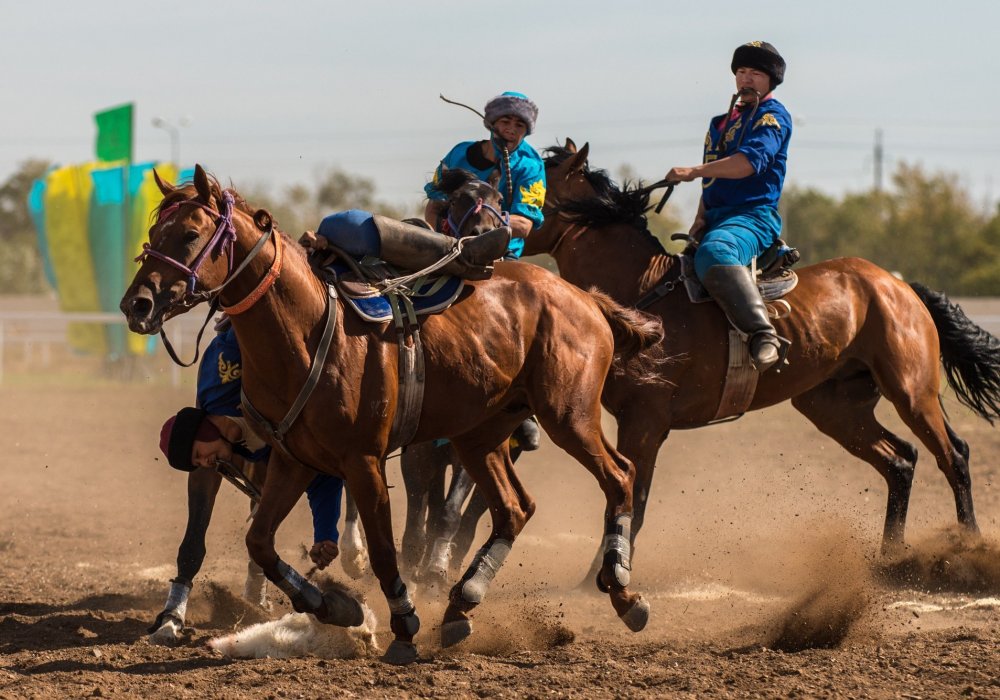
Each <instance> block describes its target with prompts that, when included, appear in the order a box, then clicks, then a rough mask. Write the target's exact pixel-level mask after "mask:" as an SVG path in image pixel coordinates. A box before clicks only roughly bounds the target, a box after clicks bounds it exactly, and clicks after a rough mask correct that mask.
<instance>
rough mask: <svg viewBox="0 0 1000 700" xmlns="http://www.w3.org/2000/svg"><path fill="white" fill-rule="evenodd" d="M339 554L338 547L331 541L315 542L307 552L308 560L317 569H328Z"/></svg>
mask: <svg viewBox="0 0 1000 700" xmlns="http://www.w3.org/2000/svg"><path fill="white" fill-rule="evenodd" d="M339 554H340V547H338V546H337V543H336V542H333V541H332V540H323V541H322V542H316V543H315V544H314V545H313V546H312V549H310V550H309V558H310V559H312V563H313V564H315V565H316V568H317V569H325V568H326V567H328V566H329V565H330V564H332V563H333V560H334V559H336V558H337V556H338V555H339Z"/></svg>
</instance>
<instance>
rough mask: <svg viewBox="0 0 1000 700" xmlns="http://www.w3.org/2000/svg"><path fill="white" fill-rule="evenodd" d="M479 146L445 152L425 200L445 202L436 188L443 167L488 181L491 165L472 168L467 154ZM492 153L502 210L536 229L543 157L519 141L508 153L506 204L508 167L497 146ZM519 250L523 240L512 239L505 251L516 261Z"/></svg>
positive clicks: (473, 144) (476, 143)
mask: <svg viewBox="0 0 1000 700" xmlns="http://www.w3.org/2000/svg"><path fill="white" fill-rule="evenodd" d="M479 143H480V142H479V141H465V142H463V143H460V144H458V145H457V146H455V147H454V148H453V149H451V151H449V152H448V155H446V156H445V157H444V159H443V160H442V161H441V165H438V167H437V169H436V170H435V171H434V178H433V179H432V180H431V181H430V182H428V183H427V184H426V185H425V186H424V192H425V193H426V194H427V198H428V199H435V200H439V201H441V200H444V199H447V196H446V195H445V194H444V193H443V192H441V191H440V190H438V189H437V183H438V179H439V178H440V177H441V166H442V165H443V166H444V167H446V168H448V169H449V170H451V169H453V168H461V169H463V170H468V171H469V172H471V173H473V174H474V175H476V177H478V178H480V179H482V180H487V179H489V176H490V175H491V174H492V173H493V171H494V170H495V169H496V168H495V167H494V166H490V167H488V168H486V169H482V168H476V167H474V166H473V165H472V163H471V162H470V157H469V152H470V150H472V149H476V148H479ZM493 150H494V153H495V154H496V157H497V162H498V163H499V164H500V173H501V176H500V182H499V183H498V184H497V189H499V190H500V193H501V194H502V195H503V200H504V209H506V210H507V211H508V212H510V213H511V214H517V215H518V216H523V217H524V218H526V219H530V220H531V222H532V229H538V228H539V227H540V226H541V225H542V221H543V218H544V217H543V216H542V206H544V204H545V163H544V161H542V157H541V156H540V155H538V152H537V151H536V150H535V149H534V148H532V147H531V146H530V145H528V143H527V142H525V141H521V143H520V145H519V146H518V147H517V148H516V149H514V150H513V151H511V152H510V171H511V174H512V176H513V177H512V179H513V181H514V182H513V185H514V186H513V195H514V197H513V199H514V201H513V202H509V201H507V199H508V198H507V192H508V187H507V168H506V166H504V165H503V151H501V150H500V149H499V148H497V147H496V145H494V146H493ZM472 160H475V161H476V162H479V160H480V159H479V158H476V157H475V156H473V158H472ZM522 250H524V239H523V238H512V239H511V241H510V247H509V248H508V249H507V252H508V254H509V255H513V256H514V257H518V258H519V257H521V251H522Z"/></svg>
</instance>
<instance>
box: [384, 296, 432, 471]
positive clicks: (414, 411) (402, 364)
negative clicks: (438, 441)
mask: <svg viewBox="0 0 1000 700" xmlns="http://www.w3.org/2000/svg"><path fill="white" fill-rule="evenodd" d="M385 296H386V298H387V299H388V300H389V306H390V308H391V309H392V320H393V322H394V323H395V325H396V344H397V345H398V347H399V361H398V363H397V365H398V371H397V375H398V378H399V395H398V397H397V399H396V413H395V415H394V416H393V417H392V428H391V430H390V431H389V448H388V449H389V451H390V452H391V451H392V450H394V449H396V448H397V447H404V446H406V445H408V444H410V442H412V441H413V436H414V435H415V434H416V432H417V425H418V424H419V423H420V409H421V407H422V406H423V403H424V380H425V376H426V375H425V371H424V346H423V343H422V342H421V340H420V322H419V321H418V320H417V313H416V310H415V309H414V308H413V301H412V300H411V299H410V298H409V296H407V295H406V294H398V293H396V292H389V293H386V295H385ZM404 312H405V314H406V319H405V323H404V319H403V314H404ZM407 334H408V335H409V339H408V338H407Z"/></svg>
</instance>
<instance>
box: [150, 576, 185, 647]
mask: <svg viewBox="0 0 1000 700" xmlns="http://www.w3.org/2000/svg"><path fill="white" fill-rule="evenodd" d="M192 585H193V584H192V583H191V582H190V581H188V580H186V579H182V578H175V579H172V580H171V581H170V593H168V594H167V602H166V603H165V604H164V605H163V611H162V612H161V613H160V614H159V615H157V616H156V620H154V621H153V624H152V626H151V627H150V628H149V630H147V631H148V632H149V634H153V633H154V632H155V631H156V630H158V629H160V627H161V626H162V625H163V623H164V622H165V621H166V620H167V619H172V620H173V621H174V622H176V623H177V626H178V627H183V626H184V616H185V615H186V614H187V604H188V596H189V595H191V586H192Z"/></svg>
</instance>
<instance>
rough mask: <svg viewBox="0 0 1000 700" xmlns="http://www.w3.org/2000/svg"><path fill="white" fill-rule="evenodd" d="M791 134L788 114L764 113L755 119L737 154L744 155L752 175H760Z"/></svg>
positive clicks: (783, 112)
mask: <svg viewBox="0 0 1000 700" xmlns="http://www.w3.org/2000/svg"><path fill="white" fill-rule="evenodd" d="M791 134H792V120H791V118H790V117H789V115H788V112H786V111H784V110H783V109H782V110H773V111H767V112H764V113H763V114H761V115H760V116H757V117H755V121H754V123H753V124H752V125H751V127H750V133H749V134H747V138H746V140H745V141H744V142H743V144H742V145H741V146H740V148H739V150H738V151H737V153H742V154H743V155H745V156H746V158H747V160H749V161H750V165H751V166H753V169H754V173H756V174H757V175H760V174H761V173H762V172H764V171H765V170H767V168H768V167H769V166H770V165H771V163H772V162H773V161H774V157H775V156H776V155H777V154H778V151H780V150H781V146H782V144H784V143H785V142H786V141H787V140H788V139H789V138H790V137H791Z"/></svg>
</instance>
